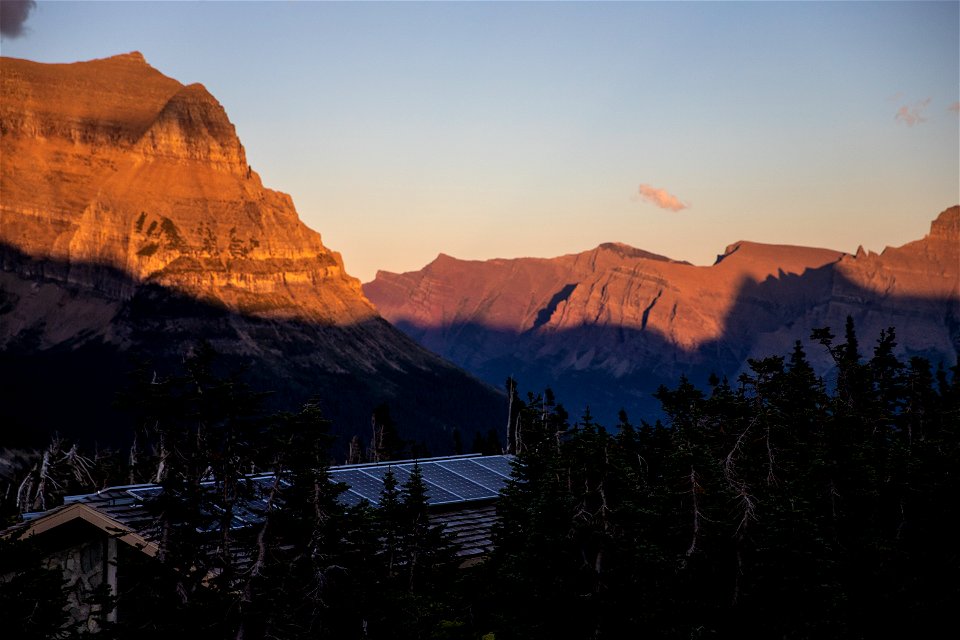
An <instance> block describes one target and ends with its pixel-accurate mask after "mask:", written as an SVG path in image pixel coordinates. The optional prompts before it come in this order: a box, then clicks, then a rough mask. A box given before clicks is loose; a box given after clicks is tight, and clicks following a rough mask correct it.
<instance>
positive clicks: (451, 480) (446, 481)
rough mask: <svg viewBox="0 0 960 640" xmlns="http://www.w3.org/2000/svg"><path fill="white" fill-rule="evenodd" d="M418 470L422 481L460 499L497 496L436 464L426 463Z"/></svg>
mask: <svg viewBox="0 0 960 640" xmlns="http://www.w3.org/2000/svg"><path fill="white" fill-rule="evenodd" d="M420 469H421V471H422V472H423V479H424V480H426V481H427V482H429V483H431V484H435V485H437V486H441V487H443V488H444V489H446V490H447V491H449V492H450V493H454V494H456V495H457V496H459V497H460V498H461V499H465V500H477V499H480V498H493V497H496V495H497V492H496V491H491V490H490V489H487V488H486V487H483V486H481V485H479V484H477V483H476V482H471V481H470V480H468V479H467V478H465V477H463V476H462V475H458V474H456V473H454V472H453V471H450V470H449V469H444V468H443V467H441V466H440V465H439V464H437V463H434V462H428V463H426V464H424V465H422V466H421V467H420Z"/></svg>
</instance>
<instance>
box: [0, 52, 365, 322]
mask: <svg viewBox="0 0 960 640" xmlns="http://www.w3.org/2000/svg"><path fill="white" fill-rule="evenodd" d="M2 65H3V66H2V89H3V95H4V96H5V98H4V100H3V103H2V104H3V106H2V110H0V130H2V132H3V138H2V140H3V143H2V144H3V147H2V151H3V156H4V158H8V159H11V160H10V161H5V162H4V163H3V165H2V173H0V179H2V183H0V184H2V190H3V203H2V206H0V225H2V227H3V232H2V238H3V240H4V241H5V242H6V243H8V244H10V245H11V246H12V247H14V248H15V249H18V250H19V251H22V252H23V253H25V254H27V255H29V256H31V257H32V258H34V259H53V260H58V261H63V262H66V263H68V264H69V265H70V273H68V274H66V278H67V280H68V281H70V282H78V283H86V284H89V285H94V286H96V285H97V283H98V282H99V281H100V280H101V279H102V278H101V277H100V276H99V275H97V274H96V273H94V274H91V273H90V270H91V269H94V270H96V268H98V267H106V268H111V269H115V270H118V271H119V272H122V273H123V274H126V275H129V276H131V277H132V280H131V283H130V284H131V285H132V286H137V285H138V284H139V283H145V282H150V283H155V284H159V285H162V286H165V287H169V288H173V289H176V290H177V291H179V292H181V293H184V294H187V295H190V296H192V297H196V298H202V299H207V300H215V301H217V302H218V303H221V304H223V305H225V306H226V307H227V308H229V309H231V310H234V311H240V312H243V313H251V314H253V315H257V316H269V317H279V318H297V319H303V320H308V321H318V322H325V323H331V324H344V323H355V322H360V321H363V320H367V319H371V318H374V317H376V312H375V311H374V309H373V307H372V305H370V303H369V302H368V301H367V300H366V299H365V298H364V296H363V294H362V292H361V290H360V284H359V282H358V281H357V280H356V279H355V278H352V277H350V276H349V275H347V274H346V273H345V271H344V268H343V261H342V260H341V258H340V256H339V255H338V254H337V253H335V252H333V251H330V250H328V249H327V248H326V247H324V246H323V244H322V242H321V240H320V235H319V234H318V233H316V232H314V231H312V230H311V229H309V228H307V227H306V226H305V225H304V224H303V223H302V222H300V220H299V219H298V217H297V213H296V211H295V209H294V206H293V201H292V200H291V199H290V197H289V196H287V195H286V194H282V193H277V192H275V191H271V190H270V189H266V188H264V186H263V185H262V184H261V182H260V178H259V176H258V175H257V174H256V173H255V172H254V171H253V170H252V169H251V168H250V167H249V166H248V165H247V161H246V156H245V153H244V150H243V145H241V144H240V140H239V138H238V137H237V134H236V131H235V130H234V127H233V124H231V122H230V120H229V118H227V114H226V113H225V111H224V109H223V107H222V106H221V105H220V103H219V102H217V100H216V99H215V98H214V97H213V96H212V95H210V93H209V92H208V91H207V90H206V89H205V88H204V87H203V85H200V84H192V85H188V86H183V85H181V84H180V83H179V82H177V81H175V80H173V79H171V78H167V77H166V76H164V75H162V74H161V73H159V72H158V71H156V70H155V69H153V68H152V67H150V66H149V65H148V64H147V63H146V61H145V60H144V59H143V56H141V55H140V54H139V53H131V54H126V55H122V56H116V57H113V58H108V59H105V60H94V61H91V62H79V63H75V64H69V65H43V64H38V63H34V62H28V61H25V60H15V59H9V58H5V59H3V62H2ZM80 265H84V266H83V267H81V266H80ZM100 271H102V270H100ZM103 284H104V285H105V286H111V288H112V293H117V292H116V285H110V284H107V283H103ZM119 293H120V294H121V295H124V296H130V295H132V294H133V290H132V289H130V288H128V289H127V290H125V291H122V292H119Z"/></svg>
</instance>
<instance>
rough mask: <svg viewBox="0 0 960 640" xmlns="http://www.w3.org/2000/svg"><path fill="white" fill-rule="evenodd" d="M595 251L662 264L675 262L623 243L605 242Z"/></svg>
mask: <svg viewBox="0 0 960 640" xmlns="http://www.w3.org/2000/svg"><path fill="white" fill-rule="evenodd" d="M595 251H607V252H610V253H614V254H616V255H618V256H620V257H622V258H643V259H646V260H658V261H660V262H674V260H671V259H670V258H668V257H666V256H661V255H659V254H656V253H651V252H649V251H644V250H643V249H637V248H636V247H633V246H630V245H629V244H625V243H623V242H604V243H603V244H601V245H599V246H598V247H597V248H596V249H595Z"/></svg>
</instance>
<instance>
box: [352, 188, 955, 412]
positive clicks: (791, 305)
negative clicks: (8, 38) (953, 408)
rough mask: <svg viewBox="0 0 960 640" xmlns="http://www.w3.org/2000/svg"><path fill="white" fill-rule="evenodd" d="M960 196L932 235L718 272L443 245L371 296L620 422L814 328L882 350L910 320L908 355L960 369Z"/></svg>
mask: <svg viewBox="0 0 960 640" xmlns="http://www.w3.org/2000/svg"><path fill="white" fill-rule="evenodd" d="M958 227H960V207H953V208H951V209H948V210H946V211H944V212H943V213H941V214H940V216H939V217H938V218H937V219H936V220H935V221H934V222H933V224H932V225H931V230H930V234H929V235H927V236H926V237H925V238H923V239H922V240H918V241H916V242H911V243H909V244H906V245H904V246H902V247H898V248H887V249H886V250H884V251H883V253H881V254H879V255H878V254H874V253H867V252H864V251H863V250H862V249H861V250H860V251H858V252H857V254H856V255H849V254H845V253H841V252H839V251H832V250H829V249H816V248H808V247H796V246H787V245H768V244H758V243H753V242H737V243H734V244H732V245H730V246H728V247H727V249H726V251H724V253H723V254H722V255H720V256H718V257H717V260H716V262H715V264H713V265H712V266H708V267H701V266H694V265H691V264H688V263H686V262H677V261H674V260H670V259H669V258H666V257H663V256H659V255H656V254H652V253H648V252H645V251H642V250H639V249H635V248H633V247H630V246H627V245H623V244H618V243H608V244H602V245H600V246H599V247H597V248H595V249H593V250H590V251H586V252H583V253H578V254H574V255H565V256H560V257H556V258H549V259H543V258H518V259H511V260H504V259H497V260H488V261H482V262H480V261H466V260H457V259H456V258H452V257H450V256H446V255H443V254H441V255H439V256H438V257H437V258H436V260H434V261H433V262H431V263H430V264H428V265H427V266H426V267H424V268H423V269H421V270H420V271H414V272H410V273H403V274H395V273H388V272H383V271H381V272H379V273H378V274H377V276H376V278H375V279H374V280H373V281H372V282H370V283H367V284H365V285H364V292H365V293H366V294H367V296H368V297H369V298H370V300H372V301H373V302H374V303H375V304H376V305H377V308H378V309H379V310H380V312H381V313H382V314H383V315H384V317H385V318H387V319H388V320H390V321H391V322H392V323H394V324H395V325H397V326H398V327H400V328H402V329H403V330H404V331H406V332H407V334H408V335H410V336H411V337H413V338H414V339H416V340H417V341H418V342H420V343H421V344H422V345H424V346H426V347H428V348H429V349H431V350H433V351H434V352H435V353H438V354H440V355H442V356H443V357H445V358H448V359H450V360H452V361H453V362H455V363H457V364H460V365H461V366H463V367H464V368H466V369H467V370H469V371H472V372H473V373H475V374H477V375H478V376H480V377H481V378H483V379H485V380H486V381H488V382H490V383H491V384H501V385H502V384H503V381H504V380H505V378H506V377H507V376H509V375H513V376H515V377H516V378H518V380H519V382H520V387H521V389H524V388H543V387H545V386H550V387H552V388H553V389H554V391H556V392H558V395H559V398H560V400H561V401H563V402H565V404H566V405H567V407H568V409H570V410H572V411H574V412H577V411H580V410H582V409H583V408H584V407H585V406H586V405H590V406H591V409H592V413H593V414H594V415H595V416H598V417H600V418H601V420H605V421H607V422H608V423H609V422H611V421H612V420H613V419H614V417H615V416H616V412H617V410H618V409H620V408H621V407H624V408H626V409H628V413H630V414H631V415H634V416H636V415H637V414H639V415H641V416H645V417H648V416H651V415H653V414H654V413H655V411H656V406H657V405H656V402H655V401H653V399H652V397H651V394H652V393H653V392H654V391H655V390H656V388H657V387H658V386H659V385H660V384H667V385H672V384H675V383H676V380H677V379H678V378H679V376H680V375H687V376H688V377H689V378H690V379H691V380H692V381H693V382H694V383H696V384H704V383H705V382H706V380H707V378H708V377H709V375H710V374H711V373H717V374H718V375H726V376H728V377H730V378H731V379H733V378H734V377H735V376H736V375H737V374H738V372H739V371H741V370H742V368H743V366H744V363H745V362H746V360H747V358H749V357H762V356H767V355H774V354H783V355H786V354H788V353H789V351H790V350H791V349H792V347H793V344H794V341H795V340H797V339H802V340H804V342H805V347H806V350H807V353H808V356H809V357H810V359H811V361H812V362H813V363H814V364H815V366H817V368H818V369H819V370H820V371H821V372H824V373H826V372H828V370H829V364H830V363H829V361H828V356H827V355H826V354H825V353H824V350H823V349H822V348H821V347H820V346H819V345H811V344H810V342H809V340H808V338H809V336H810V333H811V330H812V329H814V328H818V327H823V326H829V327H832V328H833V330H834V332H835V333H840V334H841V335H842V332H843V327H844V324H845V320H846V317H847V315H851V316H852V317H853V318H854V320H855V322H856V326H857V328H858V333H859V336H860V342H861V344H862V345H864V348H865V349H867V348H869V345H870V344H871V342H872V341H873V340H874V339H875V338H876V337H877V335H878V334H879V332H880V330H882V329H886V328H887V327H889V326H894V327H896V330H897V337H898V342H899V345H900V349H901V352H902V353H903V354H905V355H924V356H927V357H930V358H931V359H932V360H933V361H934V362H938V361H940V360H943V361H944V363H945V364H946V365H952V364H955V363H956V361H957V353H958V351H960V285H958V271H960V257H958V252H960V232H958Z"/></svg>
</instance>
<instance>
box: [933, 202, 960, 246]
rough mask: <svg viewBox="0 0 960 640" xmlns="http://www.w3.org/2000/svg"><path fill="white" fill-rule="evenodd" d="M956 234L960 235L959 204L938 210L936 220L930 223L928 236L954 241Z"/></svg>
mask: <svg viewBox="0 0 960 640" xmlns="http://www.w3.org/2000/svg"><path fill="white" fill-rule="evenodd" d="M958 236H960V205H955V206H952V207H950V208H949V209H945V210H944V211H942V212H940V215H938V216H937V218H936V220H934V221H933V222H931V223H930V237H932V238H937V239H940V240H953V241H956V239H957V237H958Z"/></svg>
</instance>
